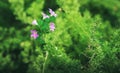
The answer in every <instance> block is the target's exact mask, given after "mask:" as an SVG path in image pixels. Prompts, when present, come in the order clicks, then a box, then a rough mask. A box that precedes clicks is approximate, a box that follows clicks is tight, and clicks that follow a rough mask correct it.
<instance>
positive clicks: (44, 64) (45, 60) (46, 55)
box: [42, 51, 48, 73]
mask: <svg viewBox="0 0 120 73" xmlns="http://www.w3.org/2000/svg"><path fill="white" fill-rule="evenodd" d="M47 58H48V51H46V57H45V62H44V63H43V70H42V73H44V72H45V63H46V60H47Z"/></svg>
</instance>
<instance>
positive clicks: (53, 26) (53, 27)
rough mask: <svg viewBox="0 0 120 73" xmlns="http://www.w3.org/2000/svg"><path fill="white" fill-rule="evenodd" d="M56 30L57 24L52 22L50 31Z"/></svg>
mask: <svg viewBox="0 0 120 73" xmlns="http://www.w3.org/2000/svg"><path fill="white" fill-rule="evenodd" d="M54 30H55V24H54V23H53V22H51V23H50V31H54Z"/></svg>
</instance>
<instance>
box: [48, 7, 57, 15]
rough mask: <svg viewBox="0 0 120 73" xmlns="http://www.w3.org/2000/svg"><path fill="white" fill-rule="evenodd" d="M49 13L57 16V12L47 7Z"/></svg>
mask: <svg viewBox="0 0 120 73" xmlns="http://www.w3.org/2000/svg"><path fill="white" fill-rule="evenodd" d="M49 13H50V15H51V16H54V17H56V16H57V14H56V13H55V12H54V11H53V10H52V9H50V8H49Z"/></svg>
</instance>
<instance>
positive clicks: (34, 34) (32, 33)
mask: <svg viewBox="0 0 120 73" xmlns="http://www.w3.org/2000/svg"><path fill="white" fill-rule="evenodd" d="M38 36H39V35H38V33H37V31H36V30H31V38H34V39H36V38H37V37H38Z"/></svg>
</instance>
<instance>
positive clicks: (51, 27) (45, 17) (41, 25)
mask: <svg viewBox="0 0 120 73" xmlns="http://www.w3.org/2000/svg"><path fill="white" fill-rule="evenodd" d="M49 13H50V15H47V14H45V13H42V20H41V22H38V21H37V20H35V19H34V20H33V21H32V25H37V26H39V28H40V29H42V28H43V29H42V30H45V31H46V29H47V28H49V30H48V31H51V32H53V31H54V30H55V24H54V22H53V20H51V19H52V18H55V17H57V14H56V13H55V12H54V11H53V10H52V9H50V8H49ZM46 20H48V21H46ZM46 23H47V24H46ZM41 33H42V32H41ZM37 37H39V34H38V32H37V30H31V38H34V39H36V38H37Z"/></svg>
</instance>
